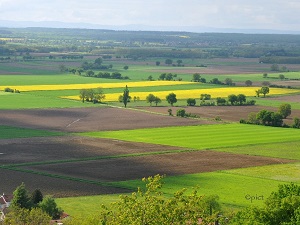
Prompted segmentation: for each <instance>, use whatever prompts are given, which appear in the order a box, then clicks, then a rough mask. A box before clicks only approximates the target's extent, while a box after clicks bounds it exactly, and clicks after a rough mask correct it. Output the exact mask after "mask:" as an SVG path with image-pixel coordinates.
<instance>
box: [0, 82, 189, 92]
mask: <svg viewBox="0 0 300 225" xmlns="http://www.w3.org/2000/svg"><path fill="white" fill-rule="evenodd" d="M192 83H193V82H186V81H137V82H122V83H91V84H62V85H24V86H9V88H11V89H17V90H19V91H21V92H24V91H57V90H80V89H89V88H98V87H101V88H122V87H124V88H125V86H126V85H127V86H128V87H150V86H172V85H181V84H192ZM7 87H8V86H0V90H1V91H3V90H4V89H5V88H7Z"/></svg>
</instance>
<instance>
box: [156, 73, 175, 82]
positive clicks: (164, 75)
mask: <svg viewBox="0 0 300 225" xmlns="http://www.w3.org/2000/svg"><path fill="white" fill-rule="evenodd" d="M176 77H177V74H172V73H162V74H161V75H159V77H158V80H169V81H170V80H175V78H176Z"/></svg>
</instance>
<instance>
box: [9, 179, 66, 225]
mask: <svg viewBox="0 0 300 225" xmlns="http://www.w3.org/2000/svg"><path fill="white" fill-rule="evenodd" d="M13 196H14V197H13V200H12V203H11V206H10V208H9V209H10V212H9V213H8V214H7V216H6V218H5V222H9V221H12V220H14V219H16V216H17V217H20V218H22V219H23V220H28V217H30V216H31V215H32V213H34V215H35V212H36V211H37V212H40V211H42V212H43V213H44V214H43V215H44V216H43V217H42V218H47V219H48V221H47V222H48V223H49V220H50V219H49V218H52V219H59V218H60V215H61V214H62V212H63V211H62V210H61V209H60V208H58V207H57V205H56V203H55V200H54V198H52V197H51V196H46V197H45V198H44V197H43V194H42V192H41V191H40V190H39V189H36V190H35V191H34V192H32V194H31V195H29V193H28V191H27V189H26V188H25V184H24V183H22V184H21V185H20V186H18V187H17V188H16V190H15V191H14V192H13ZM37 209H39V210H37ZM8 224H11V223H8ZM22 224H23V223H22ZM24 224H27V223H24ZM28 224H29V223H28Z"/></svg>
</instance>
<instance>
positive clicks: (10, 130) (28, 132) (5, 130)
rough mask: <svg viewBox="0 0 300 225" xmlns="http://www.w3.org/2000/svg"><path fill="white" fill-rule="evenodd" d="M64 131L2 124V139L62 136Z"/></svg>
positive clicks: (0, 133) (0, 130)
mask: <svg viewBox="0 0 300 225" xmlns="http://www.w3.org/2000/svg"><path fill="white" fill-rule="evenodd" d="M62 135H64V133H62V132H51V131H46V130H34V129H27V128H19V127H10V126H3V125H0V139H11V138H30V137H48V136H62Z"/></svg>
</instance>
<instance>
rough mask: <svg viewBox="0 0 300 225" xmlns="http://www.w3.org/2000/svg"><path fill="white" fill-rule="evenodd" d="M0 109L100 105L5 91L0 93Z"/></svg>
mask: <svg viewBox="0 0 300 225" xmlns="http://www.w3.org/2000/svg"><path fill="white" fill-rule="evenodd" d="M0 101H1V105H0V109H32V108H74V107H91V106H100V105H99V104H97V105H94V104H92V103H90V104H89V103H85V104H83V103H82V102H80V101H74V100H69V99H61V98H56V97H48V96H46V97H45V96H38V95H30V94H28V93H24V94H23V93H6V94H1V95H0Z"/></svg>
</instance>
